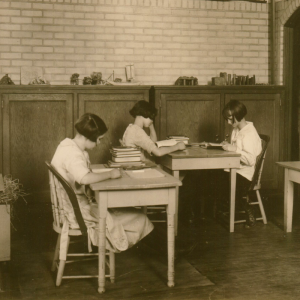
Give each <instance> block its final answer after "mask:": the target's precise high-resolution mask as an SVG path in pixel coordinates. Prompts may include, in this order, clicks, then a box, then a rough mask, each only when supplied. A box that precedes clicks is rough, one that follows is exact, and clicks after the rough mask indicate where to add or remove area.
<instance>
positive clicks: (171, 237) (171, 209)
mask: <svg viewBox="0 0 300 300" xmlns="http://www.w3.org/2000/svg"><path fill="white" fill-rule="evenodd" d="M175 203H176V188H170V189H169V199H168V205H167V214H168V287H173V286H175V269H174V260H175V231H174V219H175V215H174V214H175Z"/></svg>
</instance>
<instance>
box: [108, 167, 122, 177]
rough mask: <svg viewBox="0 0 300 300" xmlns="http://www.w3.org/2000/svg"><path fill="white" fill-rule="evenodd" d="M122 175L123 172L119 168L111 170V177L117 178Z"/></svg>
mask: <svg viewBox="0 0 300 300" xmlns="http://www.w3.org/2000/svg"><path fill="white" fill-rule="evenodd" d="M120 177H121V172H120V170H119V169H113V170H111V171H110V178H111V179H116V178H120Z"/></svg>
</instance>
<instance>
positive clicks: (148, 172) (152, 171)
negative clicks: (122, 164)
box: [125, 169, 165, 179]
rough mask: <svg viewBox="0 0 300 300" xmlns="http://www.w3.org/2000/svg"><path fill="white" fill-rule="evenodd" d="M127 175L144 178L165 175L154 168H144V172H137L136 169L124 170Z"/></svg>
mask: <svg viewBox="0 0 300 300" xmlns="http://www.w3.org/2000/svg"><path fill="white" fill-rule="evenodd" d="M125 172H126V173H127V174H128V176H130V177H131V178H137V179H145V178H161V177H165V175H164V174H162V173H161V172H159V171H157V170H156V169H145V170H144V172H137V171H134V170H133V171H125Z"/></svg>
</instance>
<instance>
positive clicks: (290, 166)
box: [276, 161, 300, 171]
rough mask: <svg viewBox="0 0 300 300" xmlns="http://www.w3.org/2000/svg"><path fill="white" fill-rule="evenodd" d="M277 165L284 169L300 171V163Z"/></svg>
mask: <svg viewBox="0 0 300 300" xmlns="http://www.w3.org/2000/svg"><path fill="white" fill-rule="evenodd" d="M276 164H277V165H279V166H281V167H284V168H288V169H292V170H295V171H300V161H280V162H276Z"/></svg>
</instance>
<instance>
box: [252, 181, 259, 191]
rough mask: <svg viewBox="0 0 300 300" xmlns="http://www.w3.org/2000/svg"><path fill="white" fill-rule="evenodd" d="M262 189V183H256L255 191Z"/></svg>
mask: <svg viewBox="0 0 300 300" xmlns="http://www.w3.org/2000/svg"><path fill="white" fill-rule="evenodd" d="M260 189H261V184H260V183H258V184H256V185H255V186H254V188H253V190H254V191H257V190H260Z"/></svg>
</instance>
